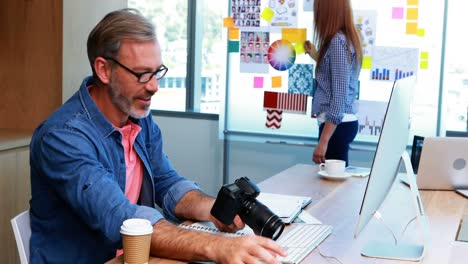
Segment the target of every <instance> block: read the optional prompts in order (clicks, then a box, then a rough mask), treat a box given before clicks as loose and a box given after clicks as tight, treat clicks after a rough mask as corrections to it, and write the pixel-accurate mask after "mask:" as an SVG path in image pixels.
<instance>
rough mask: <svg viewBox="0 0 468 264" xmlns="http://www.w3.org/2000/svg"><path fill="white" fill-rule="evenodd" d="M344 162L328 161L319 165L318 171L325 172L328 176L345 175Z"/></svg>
mask: <svg viewBox="0 0 468 264" xmlns="http://www.w3.org/2000/svg"><path fill="white" fill-rule="evenodd" d="M345 165H346V163H345V161H344V160H336V159H328V160H325V163H320V167H319V168H320V170H321V171H325V172H326V173H327V175H328V176H334V177H340V176H343V175H344V173H345Z"/></svg>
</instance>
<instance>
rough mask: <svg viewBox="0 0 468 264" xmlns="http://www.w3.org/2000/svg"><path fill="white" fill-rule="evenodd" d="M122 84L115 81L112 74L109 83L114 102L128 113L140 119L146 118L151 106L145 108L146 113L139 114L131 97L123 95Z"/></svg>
mask: <svg viewBox="0 0 468 264" xmlns="http://www.w3.org/2000/svg"><path fill="white" fill-rule="evenodd" d="M122 89H123V88H122V86H120V84H118V82H116V81H115V79H114V76H113V75H112V76H111V79H110V83H109V95H110V97H111V100H112V102H113V103H114V104H115V105H116V106H117V107H118V108H119V109H120V111H122V112H124V113H126V114H127V115H129V116H131V117H133V118H136V119H140V118H145V117H147V116H148V114H149V113H150V108H149V107H148V109H145V110H146V111H145V112H144V113H141V114H138V113H137V110H136V109H135V107H134V106H133V105H132V100H131V98H128V97H125V96H123V95H122Z"/></svg>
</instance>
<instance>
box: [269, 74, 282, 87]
mask: <svg viewBox="0 0 468 264" xmlns="http://www.w3.org/2000/svg"><path fill="white" fill-rule="evenodd" d="M281 82H282V81H281V76H273V77H271V87H272V88H281V86H282V84H281Z"/></svg>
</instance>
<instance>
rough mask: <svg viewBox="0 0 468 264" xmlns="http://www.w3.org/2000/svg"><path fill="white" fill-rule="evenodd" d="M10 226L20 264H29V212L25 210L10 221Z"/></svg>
mask: <svg viewBox="0 0 468 264" xmlns="http://www.w3.org/2000/svg"><path fill="white" fill-rule="evenodd" d="M11 226H12V227H13V233H14V234H15V239H16V245H17V246H18V254H19V257H20V261H21V264H27V263H29V238H30V237H31V225H30V224H29V210H26V211H24V212H22V213H20V214H19V215H17V216H15V217H14V218H13V219H11Z"/></svg>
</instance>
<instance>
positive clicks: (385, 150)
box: [355, 76, 425, 260]
mask: <svg viewBox="0 0 468 264" xmlns="http://www.w3.org/2000/svg"><path fill="white" fill-rule="evenodd" d="M414 86H415V77H414V76H413V77H408V78H404V79H399V80H397V81H395V82H394V84H393V88H392V92H391V95H390V99H389V102H388V105H387V110H386V113H385V117H384V121H383V125H382V130H381V132H380V137H379V141H378V143H377V149H376V152H375V156H374V160H373V162H372V167H371V171H370V174H369V179H368V182H367V186H366V190H365V193H364V197H363V200H362V204H361V209H360V212H359V219H358V223H357V226H356V231H355V237H357V236H358V234H359V233H360V232H361V231H362V230H363V229H364V227H365V226H366V225H367V224H368V222H369V221H370V220H371V219H372V217H374V215H376V213H377V212H378V210H379V208H380V206H381V204H382V202H383V201H384V200H385V198H386V197H387V195H388V193H389V191H390V189H391V187H392V185H393V183H394V181H395V179H396V176H397V174H398V171H399V168H400V163H401V161H403V162H404V164H405V167H406V172H407V174H408V175H407V176H408V178H410V180H409V182H410V187H411V191H412V198H413V200H414V202H415V207H416V211H417V216H418V219H420V217H423V216H424V211H423V208H422V204H421V199H420V197H419V191H418V188H417V186H416V179H415V176H414V173H413V169H412V166H411V161H410V158H409V155H408V153H407V152H406V146H407V144H408V138H409V128H410V103H411V98H412V94H413V89H414ZM424 221H425V220H424ZM423 254H424V247H421V246H417V245H415V246H413V245H411V246H410V247H409V248H408V247H404V248H400V247H398V246H395V245H394V244H391V243H389V244H388V245H387V243H380V242H376V241H373V242H371V243H369V244H368V246H366V247H365V248H364V249H363V251H362V255H365V256H369V257H380V258H390V259H405V260H419V259H421V258H422V255H423Z"/></svg>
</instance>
